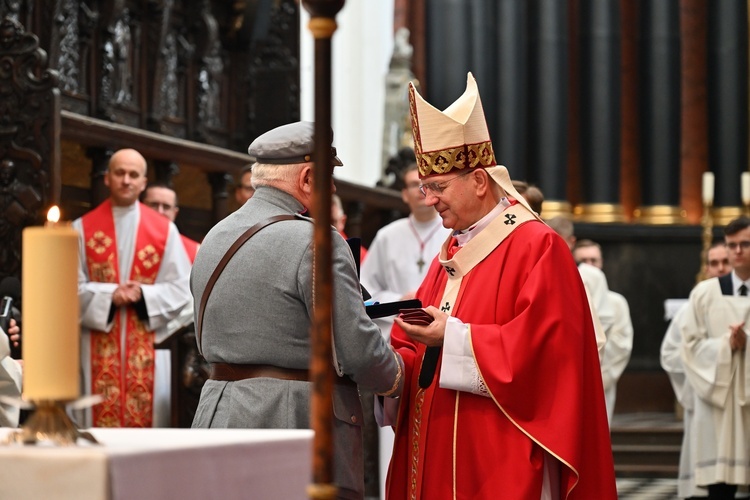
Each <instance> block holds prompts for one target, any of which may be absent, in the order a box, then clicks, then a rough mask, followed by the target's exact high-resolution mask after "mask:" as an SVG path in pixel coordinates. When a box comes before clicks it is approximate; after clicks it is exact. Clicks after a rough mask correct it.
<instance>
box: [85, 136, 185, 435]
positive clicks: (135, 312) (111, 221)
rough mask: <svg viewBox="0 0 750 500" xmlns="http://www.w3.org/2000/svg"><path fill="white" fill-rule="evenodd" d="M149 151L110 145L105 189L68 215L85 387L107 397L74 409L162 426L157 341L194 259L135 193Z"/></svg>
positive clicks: (106, 420) (178, 303)
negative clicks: (93, 203) (94, 201)
mask: <svg viewBox="0 0 750 500" xmlns="http://www.w3.org/2000/svg"><path fill="white" fill-rule="evenodd" d="M146 170H147V164H146V159H145V158H144V157H143V156H142V155H141V154H140V153H139V152H138V151H136V150H134V149H121V150H119V151H116V152H115V153H114V154H113V155H112V157H111V158H110V161H109V166H108V169H107V172H106V176H105V178H104V180H105V185H106V186H107V188H109V192H110V195H109V198H107V199H106V200H105V201H104V202H103V203H101V204H100V205H98V206H97V207H96V208H94V209H92V210H90V211H89V212H87V213H86V214H84V215H83V216H82V217H80V218H78V219H76V220H75V221H73V228H75V229H76V230H77V231H78V232H79V240H80V241H79V248H80V251H79V266H78V297H79V299H80V306H81V364H82V366H83V377H82V382H83V394H100V395H101V396H102V397H103V398H104V401H103V402H102V403H100V404H97V405H95V406H94V407H93V408H91V409H89V410H86V411H85V412H84V414H83V415H77V417H78V423H79V425H83V426H85V427H91V426H94V427H152V426H154V427H167V426H169V423H170V420H169V416H170V404H171V400H170V389H171V373H170V357H169V351H166V350H163V349H159V350H157V349H154V343H155V342H158V340H159V336H160V335H161V334H163V333H165V329H166V327H167V324H168V322H169V321H170V320H172V319H174V318H175V317H177V316H178V315H179V314H180V312H181V311H182V310H183V308H184V307H185V306H186V305H187V304H188V303H189V302H190V301H191V296H190V288H189V286H188V279H189V277H190V261H189V259H188V257H187V253H186V252H185V248H184V246H183V245H182V242H181V240H180V233H179V232H178V231H177V227H176V226H175V225H174V223H172V222H170V221H169V220H167V219H166V218H165V217H163V216H162V215H160V214H159V213H157V212H155V211H153V210H152V209H150V208H149V207H147V206H145V205H144V204H142V203H139V202H138V197H139V196H140V195H141V193H142V192H143V191H144V190H145V189H146V182H147V177H146Z"/></svg>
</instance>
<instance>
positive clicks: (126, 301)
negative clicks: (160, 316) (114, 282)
mask: <svg viewBox="0 0 750 500" xmlns="http://www.w3.org/2000/svg"><path fill="white" fill-rule="evenodd" d="M142 296H143V293H142V292H141V284H140V283H138V282H137V281H128V282H127V283H125V284H124V285H120V286H118V287H117V288H116V289H115V291H114V293H113V294H112V303H113V304H114V305H115V307H123V306H127V305H130V304H135V303H136V302H138V301H139V300H141V297H142Z"/></svg>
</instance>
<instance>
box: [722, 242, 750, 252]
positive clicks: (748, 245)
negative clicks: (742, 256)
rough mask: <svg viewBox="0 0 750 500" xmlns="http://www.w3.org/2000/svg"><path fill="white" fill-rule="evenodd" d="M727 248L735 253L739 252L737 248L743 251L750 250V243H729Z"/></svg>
mask: <svg viewBox="0 0 750 500" xmlns="http://www.w3.org/2000/svg"><path fill="white" fill-rule="evenodd" d="M727 248H728V249H730V250H731V251H733V252H734V251H735V250H737V248H741V249H742V250H743V251H744V250H750V241H747V240H745V241H730V242H729V243H727Z"/></svg>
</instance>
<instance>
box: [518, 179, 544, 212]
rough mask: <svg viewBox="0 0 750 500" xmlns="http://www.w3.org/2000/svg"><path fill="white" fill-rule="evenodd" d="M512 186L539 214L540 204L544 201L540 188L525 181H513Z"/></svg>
mask: <svg viewBox="0 0 750 500" xmlns="http://www.w3.org/2000/svg"><path fill="white" fill-rule="evenodd" d="M513 187H514V188H516V191H518V194H520V195H521V196H523V197H524V199H525V200H526V201H527V202H528V203H529V206H530V207H531V209H532V210H533V211H534V212H536V213H537V214H538V215H541V213H542V204H543V203H544V194H543V193H542V190H541V189H539V188H538V187H536V186H534V185H533V184H529V183H527V182H525V181H513Z"/></svg>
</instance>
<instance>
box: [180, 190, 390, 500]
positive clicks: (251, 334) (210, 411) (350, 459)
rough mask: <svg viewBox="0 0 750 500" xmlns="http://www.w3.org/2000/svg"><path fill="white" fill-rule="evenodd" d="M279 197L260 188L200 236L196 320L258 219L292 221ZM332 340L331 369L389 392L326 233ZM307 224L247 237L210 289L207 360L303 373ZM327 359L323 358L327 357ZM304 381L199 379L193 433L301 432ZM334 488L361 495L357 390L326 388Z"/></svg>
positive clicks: (340, 255)
mask: <svg viewBox="0 0 750 500" xmlns="http://www.w3.org/2000/svg"><path fill="white" fill-rule="evenodd" d="M302 209H303V207H302V205H301V204H300V203H299V202H298V201H297V200H296V199H295V198H294V197H292V196H290V195H289V194H287V193H285V192H283V191H281V190H279V189H276V188H273V187H268V186H261V187H259V188H258V190H257V191H256V193H255V195H254V196H253V197H252V198H251V199H250V200H248V201H247V202H246V203H245V204H244V205H243V206H242V207H241V208H240V209H239V210H237V211H236V212H234V213H233V214H231V215H229V216H228V217H226V218H225V219H224V220H222V221H221V222H219V223H218V224H217V225H216V226H214V228H212V229H211V231H209V233H208V234H207V235H206V238H205V239H204V240H203V243H202V244H201V247H200V250H199V252H198V255H197V257H196V259H195V263H194V264H193V270H192V274H191V277H190V288H191V291H192V293H193V297H194V300H195V308H196V315H197V309H198V305H199V304H200V302H201V298H202V296H203V291H204V289H205V287H206V283H207V282H208V279H209V277H210V276H211V273H212V272H213V270H214V268H215V267H216V265H217V264H218V262H219V260H220V259H221V258H222V256H223V255H224V254H225V253H226V250H227V249H228V248H229V247H230V245H231V244H232V243H234V241H235V240H236V239H237V237H238V236H239V235H240V234H242V233H243V232H244V231H245V230H247V229H248V228H249V227H251V226H253V225H254V224H256V223H257V222H259V221H262V220H264V219H267V218H268V217H271V216H274V215H279V214H296V213H299V212H300V211H301V210H302ZM331 231H332V233H334V234H332V240H333V243H332V247H333V295H334V297H333V337H334V347H335V349H334V350H335V358H336V362H337V364H338V368H339V372H340V373H344V374H346V375H347V376H349V377H350V378H351V379H353V380H354V381H355V382H356V383H357V384H358V385H359V387H361V388H362V389H367V390H369V391H373V392H386V391H389V390H390V389H391V388H392V386H393V384H394V382H395V381H396V379H397V373H398V372H399V369H400V368H399V360H398V359H397V358H396V356H395V355H394V354H393V352H392V351H391V349H390V348H389V346H388V344H387V343H386V341H385V340H384V339H383V337H382V336H381V334H380V331H379V329H378V327H377V326H376V325H375V324H374V323H373V322H372V321H371V320H370V319H369V318H368V316H367V314H366V313H365V307H364V303H363V301H362V296H361V292H360V287H359V282H358V280H357V275H356V268H355V263H354V258H353V257H352V254H351V251H350V250H349V247H348V245H347V244H346V242H345V241H344V240H343V238H341V237H340V236H339V235H338V233H336V231H335V229H333V228H332V229H331ZM312 252H313V224H312V223H311V221H310V220H309V219H305V218H298V219H295V220H290V221H281V222H277V223H276V224H272V225H270V226H267V227H265V228H264V229H262V230H261V231H259V232H258V233H256V234H255V235H254V236H253V237H252V238H250V239H249V240H248V241H247V242H246V243H245V244H244V245H243V246H242V247H241V248H240V249H239V250H238V251H237V253H236V254H235V255H234V257H233V258H232V259H231V260H230V261H229V263H228V264H227V266H226V268H225V269H224V271H223V272H222V274H221V276H220V277H219V279H218V281H217V282H216V284H215V286H214V288H213V291H212V292H211V295H210V298H209V300H208V303H207V305H206V311H205V313H204V317H203V329H202V330H203V331H202V341H201V344H202V352H203V355H204V357H205V358H206V360H207V361H208V362H212V363H215V362H224V363H238V364H264V365H273V366H277V367H282V368H297V369H305V368H308V366H309V362H310V359H309V357H310V338H309V334H310V323H311V317H312V313H313V303H312ZM332 362H333V360H332ZM310 395H311V383H310V382H305V381H288V380H279V379H272V378H253V379H245V380H240V381H237V382H225V381H217V380H208V381H206V384H205V385H204V387H203V390H202V392H201V397H200V402H199V403H198V409H197V411H196V414H195V419H194V420H193V427H194V428H263V429H271V428H282V429H293V428H309V427H310ZM333 412H334V415H335V422H334V443H335V444H334V481H335V482H336V484H337V486H338V487H339V497H340V498H362V497H363V495H364V472H363V459H362V433H361V425H362V421H363V419H362V408H361V405H360V402H359V397H358V393H357V390H356V389H355V388H354V387H352V386H346V385H341V384H336V385H335V388H334V396H333Z"/></svg>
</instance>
